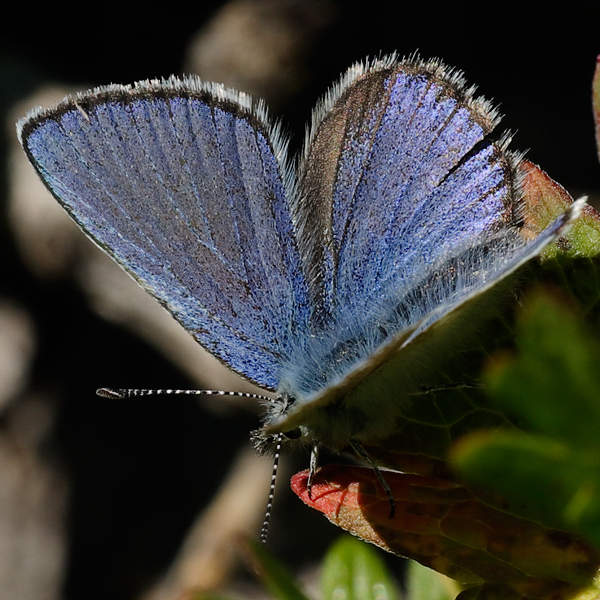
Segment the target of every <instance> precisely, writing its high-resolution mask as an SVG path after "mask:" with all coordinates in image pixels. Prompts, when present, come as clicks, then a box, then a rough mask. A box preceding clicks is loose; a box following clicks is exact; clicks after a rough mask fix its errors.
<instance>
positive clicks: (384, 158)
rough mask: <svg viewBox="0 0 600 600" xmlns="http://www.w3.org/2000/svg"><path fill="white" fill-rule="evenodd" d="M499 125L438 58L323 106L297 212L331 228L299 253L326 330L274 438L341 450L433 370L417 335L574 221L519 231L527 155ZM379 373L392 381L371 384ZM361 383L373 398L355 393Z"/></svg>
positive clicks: (342, 88)
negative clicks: (293, 433)
mask: <svg viewBox="0 0 600 600" xmlns="http://www.w3.org/2000/svg"><path fill="white" fill-rule="evenodd" d="M497 122H498V117H497V115H496V113H495V111H493V110H492V109H491V107H490V106H489V104H488V103H487V102H485V101H484V100H481V99H475V98H474V97H473V94H472V91H471V90H468V89H466V88H465V86H464V83H463V82H462V79H461V78H460V77H458V76H457V75H453V74H451V73H448V72H447V70H446V69H445V68H444V67H442V66H441V65H440V64H439V63H437V62H429V63H425V62H422V61H419V60H408V61H403V62H400V63H396V62H394V60H393V59H389V60H384V61H381V62H378V63H376V64H375V65H373V66H372V67H371V68H361V67H360V66H359V67H355V68H354V69H353V70H351V71H350V72H349V73H348V74H347V75H346V77H345V78H344V79H343V80H342V82H341V84H340V85H339V86H338V88H335V89H334V91H333V92H332V93H331V94H330V96H329V97H328V98H326V100H325V102H324V105H323V106H322V107H321V109H320V110H319V111H318V113H317V117H316V118H315V123H314V125H313V131H312V134H311V137H310V140H309V143H308V144H307V149H306V152H305V157H304V162H303V165H302V171H301V173H300V175H299V186H300V192H301V193H300V196H299V197H300V198H301V199H302V202H301V203H300V202H299V203H298V204H297V205H296V206H295V207H294V210H295V211H296V212H297V213H298V216H297V219H298V221H299V222H308V223H315V222H316V223H319V224H322V225H321V227H320V229H319V233H318V235H316V236H315V234H314V233H312V234H310V235H308V234H307V233H306V232H305V231H303V230H301V231H300V235H299V245H300V248H301V253H302V255H303V257H304V259H305V260H306V262H307V267H306V270H307V272H309V273H310V272H312V273H315V274H316V275H315V276H313V277H311V278H310V282H311V287H310V289H309V294H310V296H311V298H313V299H318V300H319V301H321V302H322V304H320V306H322V310H321V313H320V314H319V323H320V324H321V326H322V330H323V334H322V335H321V336H320V338H315V339H314V341H313V344H312V346H311V347H310V348H303V349H302V356H299V357H294V360H293V362H292V363H291V365H290V367H289V369H287V370H286V371H285V374H284V386H286V387H288V388H289V389H290V390H292V392H291V393H292V395H295V396H296V397H298V398H299V402H297V404H296V405H295V406H294V407H293V409H292V410H291V411H290V412H289V414H288V415H286V417H285V419H283V422H282V424H281V427H277V428H275V429H276V430H286V429H287V428H293V427H295V426H297V425H299V424H302V423H304V424H306V423H309V422H312V423H313V426H312V430H313V432H315V431H318V433H316V434H315V437H316V438H317V439H320V440H328V439H329V440H331V439H335V438H336V436H337V437H338V438H339V440H341V442H343V441H344V439H346V441H347V437H346V438H344V436H347V435H348V432H352V431H354V432H355V433H356V431H360V430H361V428H364V427H366V426H367V424H368V423H369V420H370V419H369V418H368V417H366V412H367V407H368V405H369V404H370V405H371V406H372V407H373V408H372V409H369V411H370V412H373V410H374V411H377V410H378V409H381V408H382V407H384V405H385V404H386V403H387V405H396V406H399V405H401V403H402V397H403V393H405V392H406V391H407V388H406V385H408V383H409V382H410V381H411V371H412V370H413V369H417V370H418V368H419V367H420V364H421V363H423V362H424V361H426V357H425V356H424V354H423V353H422V352H421V348H420V347H419V345H418V344H415V342H414V341H413V340H415V338H417V337H418V336H420V335H421V334H422V333H423V332H424V331H425V330H427V329H428V328H429V327H430V326H431V325H432V324H434V323H437V322H439V321H440V320H441V319H442V318H443V317H444V316H446V315H448V314H449V313H451V312H452V311H454V310H455V309H456V308H457V307H459V306H461V305H462V304H464V303H465V302H467V301H468V300H469V299H471V298H473V297H475V296H478V295H480V294H482V293H483V292H484V291H486V290H487V289H489V288H490V287H492V286H493V285H494V284H495V283H497V282H498V281H500V280H502V279H503V278H505V277H506V276H507V275H509V274H510V273H511V272H513V271H514V270H515V269H516V268H517V267H518V266H519V265H520V264H522V263H523V262H525V261H526V260H528V259H529V258H531V257H533V256H535V255H537V254H538V253H539V252H540V251H541V249H542V248H543V247H544V246H545V245H547V244H548V243H550V242H551V241H552V240H554V239H556V238H557V236H558V235H559V234H560V232H562V231H564V228H565V227H566V225H567V224H568V223H569V222H570V220H571V219H572V218H574V217H575V216H576V214H578V208H577V209H575V210H574V211H573V212H572V213H571V214H569V215H567V216H566V217H565V218H564V219H562V220H560V221H558V222H556V223H555V224H554V225H552V226H551V227H550V228H548V229H547V230H546V231H544V232H543V233H542V234H541V235H540V236H539V237H538V238H537V239H536V240H533V241H528V240H527V239H526V237H525V236H523V235H521V232H520V229H521V226H522V223H521V219H520V215H521V211H522V210H523V206H522V198H521V190H520V186H519V182H518V175H517V172H518V171H517V167H518V159H517V158H515V157H514V156H513V155H511V154H510V153H508V152H507V151H506V148H505V146H506V143H505V142H504V141H502V140H501V141H500V142H499V141H496V140H495V139H494V138H493V137H492V132H493V130H494V128H495V126H496V124H497ZM463 324H464V323H463ZM440 339H445V338H443V336H441V337H440ZM428 347H429V346H428ZM388 363H389V364H388ZM392 363H393V365H392ZM390 365H391V366H390ZM384 366H386V368H385V369H384V370H385V376H384V377H380V376H381V375H383V370H382V369H383V367H384ZM392 367H393V368H392ZM375 371H377V373H378V378H379V380H380V381H382V382H385V383H384V384H383V385H379V383H378V384H377V385H375V384H373V385H370V384H369V382H368V381H366V380H367V379H368V378H369V377H370V376H371V375H372V374H373V373H374V372H375ZM359 387H361V388H363V390H364V392H365V393H354V390H355V389H356V388H359ZM342 399H343V405H344V411H345V412H344V417H343V418H342V417H340V419H339V421H340V422H339V423H338V424H337V425H339V427H338V431H337V432H333V430H334V429H335V428H336V426H337V425H336V423H335V419H334V418H331V416H332V415H333V414H334V413H335V414H341V412H342V411H341V409H340V411H337V412H336V411H335V410H334V409H333V408H332V407H333V406H334V405H336V402H338V401H340V400H342ZM352 402H354V403H355V405H356V406H354V407H352V406H350V405H351V404H352ZM338 405H339V403H338ZM323 406H329V407H330V408H329V409H328V413H327V414H328V419H325V418H323V417H324V416H325V415H324V412H326V411H322V407H323ZM353 408H354V410H353ZM320 411H321V412H323V414H318V413H319V412H320ZM353 412H354V416H353V417H347V415H352V413H353ZM310 413H312V414H313V415H315V416H314V419H313V417H312V416H311V414H310ZM390 414H392V415H393V410H386V409H383V410H380V416H379V418H378V422H379V421H383V422H384V425H385V422H386V421H387V425H388V426H389V424H390V423H391V422H393V420H392V419H390V418H388V417H390ZM351 420H353V421H354V423H352V422H350V421H351ZM371 420H372V419H371ZM325 421H328V422H327V423H325ZM382 429H384V428H382ZM332 445H334V446H335V445H336V443H335V442H334V443H333V444H332ZM337 445H338V446H339V445H341V443H340V442H338V443H337Z"/></svg>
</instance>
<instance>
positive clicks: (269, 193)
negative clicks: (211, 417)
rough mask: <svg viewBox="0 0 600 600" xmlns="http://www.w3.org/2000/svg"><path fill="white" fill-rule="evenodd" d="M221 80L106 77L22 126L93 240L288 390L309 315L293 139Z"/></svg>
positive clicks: (211, 342)
mask: <svg viewBox="0 0 600 600" xmlns="http://www.w3.org/2000/svg"><path fill="white" fill-rule="evenodd" d="M219 89H220V88H215V90H213V91H211V90H208V89H207V88H206V86H203V85H202V84H200V83H199V82H198V81H197V80H186V81H185V82H183V83H182V82H179V81H177V80H172V81H170V82H163V83H157V82H151V83H147V84H142V85H138V86H136V88H134V89H130V88H123V87H120V86H112V87H109V88H105V89H100V90H96V91H94V92H91V93H90V94H88V95H84V96H80V97H78V98H77V99H76V100H71V101H67V102H66V103H65V104H63V105H62V106H60V107H58V108H57V109H55V110H54V111H49V112H41V113H36V114H34V115H33V116H32V117H30V119H29V120H28V121H26V122H25V123H24V124H22V125H21V139H22V143H23V145H24V147H25V149H26V151H27V153H28V155H29V157H30V159H31V161H32V162H33V164H34V165H35V166H36V168H37V169H38V172H39V173H40V175H41V176H42V178H43V179H44V181H45V183H46V185H47V186H48V187H49V188H50V190H51V191H52V193H53V194H54V195H55V196H56V197H57V199H58V200H59V201H60V202H61V204H62V205H63V206H64V207H65V208H66V209H67V211H68V212H69V213H70V214H71V215H72V216H73V218H74V219H75V220H76V221H77V223H78V224H79V225H80V226H81V227H82V229H83V230H84V231H85V232H86V233H87V234H88V235H89V236H90V237H91V238H92V239H94V240H95V241H96V242H97V243H98V244H99V245H100V246H101V247H102V248H103V249H104V250H106V251H107V252H108V253H109V254H110V255H111V256H112V257H113V258H115V260H116V261H117V262H118V263H119V264H120V265H121V266H123V267H124V268H125V270H126V271H127V272H129V273H130V274H131V275H132V276H133V277H134V278H135V279H136V280H137V281H138V282H140V283H141V284H142V285H143V287H145V288H146V289H147V290H148V291H150V293H152V294H153V295H154V296H155V297H156V298H157V299H158V300H159V301H160V302H161V303H162V304H163V305H164V306H166V307H167V309H168V310H169V311H170V312H171V313H172V314H173V315H174V316H175V317H176V318H177V319H178V320H179V321H180V322H181V323H182V325H183V326H184V327H185V328H186V329H187V330H188V331H189V332H190V333H192V335H194V337H195V338H196V339H197V340H198V341H199V342H200V343H201V344H202V345H203V346H204V347H205V348H207V349H208V350H209V351H210V352H212V353H213V354H215V355H216V356H217V357H219V358H220V359H221V360H223V361H224V362H225V363H226V364H227V365H229V366H230V367H231V368H232V369H234V370H235V371H237V372H238V373H240V374H242V375H244V376H245V377H247V378H248V379H250V380H252V381H254V382H256V383H258V384H259V385H262V386H263V387H266V388H270V389H275V388H276V387H277V383H278V378H279V365H280V364H281V360H282V357H285V356H286V354H288V353H289V352H290V345H291V343H292V341H291V337H292V335H291V332H292V331H293V330H295V329H298V328H302V327H303V321H304V320H306V318H307V304H306V297H305V289H304V287H305V286H304V278H303V274H302V269H301V265H300V259H299V255H298V252H297V250H296V247H295V237H294V232H293V229H292V223H291V219H290V215H289V210H288V203H287V199H286V190H285V186H284V183H283V177H284V169H285V165H284V163H283V160H282V159H281V158H279V159H278V157H276V153H279V154H282V151H283V150H284V148H281V147H275V148H274V147H273V139H272V137H273V136H271V130H270V129H269V127H268V125H266V124H265V121H264V120H263V119H261V118H260V117H261V115H260V114H259V113H258V112H257V111H253V110H252V109H250V108H247V107H243V106H241V105H240V104H239V103H238V102H237V101H236V100H237V96H236V95H235V94H233V93H229V94H228V93H226V92H223V91H221V92H220V93H219ZM275 143H276V144H277V143H279V142H278V141H277V140H276V141H275ZM279 146H281V144H280V143H279Z"/></svg>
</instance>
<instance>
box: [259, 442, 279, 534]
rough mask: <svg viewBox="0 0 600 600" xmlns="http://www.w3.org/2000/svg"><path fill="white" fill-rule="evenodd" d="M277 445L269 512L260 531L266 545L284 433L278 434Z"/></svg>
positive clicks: (268, 503)
mask: <svg viewBox="0 0 600 600" xmlns="http://www.w3.org/2000/svg"><path fill="white" fill-rule="evenodd" d="M276 440H277V443H276V445H275V456H274V457H273V472H272V473H271V485H270V487H269V499H268V500H267V510H266V511H265V519H264V521H263V526H262V529H261V530H260V541H261V542H262V543H263V544H264V543H266V541H267V533H268V532H269V523H270V522H271V513H272V512H273V499H274V498H275V484H276V483H277V469H278V468H279V457H280V456H281V443H282V440H283V433H279V434H277V437H276Z"/></svg>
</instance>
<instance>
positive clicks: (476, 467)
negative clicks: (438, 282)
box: [454, 293, 600, 548]
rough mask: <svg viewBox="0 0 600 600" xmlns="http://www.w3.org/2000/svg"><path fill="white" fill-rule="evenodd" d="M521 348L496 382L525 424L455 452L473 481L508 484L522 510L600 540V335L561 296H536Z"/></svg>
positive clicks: (495, 389) (493, 377) (496, 373)
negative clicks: (516, 429)
mask: <svg viewBox="0 0 600 600" xmlns="http://www.w3.org/2000/svg"><path fill="white" fill-rule="evenodd" d="M516 339H517V343H518V347H519V353H518V354H517V355H513V356H507V355H504V356H500V357H497V358H496V359H495V360H494V361H493V362H492V363H491V364H490V367H489V368H488V371H487V374H486V380H487V383H488V385H489V392H490V394H491V395H492V396H493V398H494V399H495V400H496V401H497V402H498V403H500V404H501V405H503V406H504V407H506V409H507V410H508V411H510V412H511V413H512V414H514V415H516V418H517V420H518V421H520V424H521V425H522V427H523V428H524V429H527V430H529V432H525V431H503V432H497V433H490V432H487V433H486V432H479V433H477V434H474V435H471V436H468V437H466V438H465V439H463V440H462V441H461V442H460V443H459V444H458V445H457V447H456V448H455V450H454V464H455V466H456V467H457V468H458V470H459V471H460V473H461V474H462V475H463V476H464V477H465V478H466V479H467V480H468V481H471V482H474V483H476V484H477V485H481V486H483V487H485V488H487V489H491V490H494V491H496V492H499V493H500V494H501V495H502V497H504V498H506V499H507V500H508V502H509V503H510V506H511V507H513V508H514V507H518V511H519V514H520V515H521V516H525V517H528V518H530V519H533V520H536V521H540V522H542V523H544V524H546V525H549V526H551V527H557V528H562V529H565V530H567V531H573V532H576V533H579V534H581V535H584V536H585V537H587V538H588V539H589V540H590V541H591V542H593V543H594V544H595V546H596V547H597V548H598V547H600V435H599V433H600V369H599V368H598V362H599V360H600V341H599V338H598V333H597V331H596V330H595V327H594V326H593V324H592V325H590V324H587V325H586V324H585V323H584V321H583V319H582V318H581V317H580V316H578V315H577V313H576V312H575V311H574V310H573V309H571V308H569V307H568V306H567V305H565V304H564V303H563V302H561V301H559V300H558V299H557V297H556V294H554V295H552V294H548V293H546V294H543V293H536V294H533V295H530V296H529V298H528V300H527V303H526V304H525V306H524V308H523V313H522V315H521V318H520V320H519V322H518V323H517V331H516Z"/></svg>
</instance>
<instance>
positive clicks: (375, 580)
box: [321, 536, 400, 600]
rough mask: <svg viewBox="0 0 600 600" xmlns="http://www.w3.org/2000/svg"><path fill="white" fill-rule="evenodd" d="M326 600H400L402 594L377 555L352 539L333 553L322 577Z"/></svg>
mask: <svg viewBox="0 0 600 600" xmlns="http://www.w3.org/2000/svg"><path fill="white" fill-rule="evenodd" d="M321 589H322V597H323V600H397V599H399V598H400V593H399V591H398V588H397V587H396V585H395V583H394V581H393V579H392V578H391V576H390V575H389V573H388V571H387V568H386V566H385V564H384V562H383V561H382V560H381V558H380V557H379V556H378V554H377V551H376V550H375V549H374V548H372V547H371V546H368V545H367V544H365V543H363V542H360V541H359V540H357V539H355V538H352V537H350V536H344V537H342V538H340V539H339V540H338V541H337V542H336V543H335V544H333V546H332V547H331V549H330V550H329V552H328V553H327V556H326V557H325V560H324V562H323V571H322V574H321Z"/></svg>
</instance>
